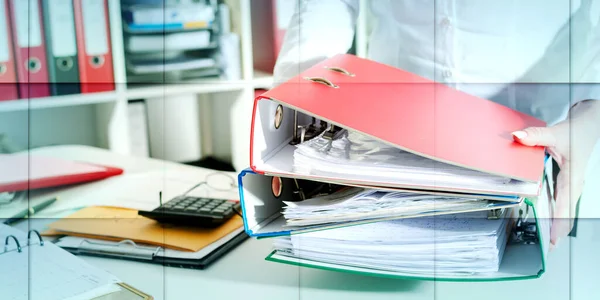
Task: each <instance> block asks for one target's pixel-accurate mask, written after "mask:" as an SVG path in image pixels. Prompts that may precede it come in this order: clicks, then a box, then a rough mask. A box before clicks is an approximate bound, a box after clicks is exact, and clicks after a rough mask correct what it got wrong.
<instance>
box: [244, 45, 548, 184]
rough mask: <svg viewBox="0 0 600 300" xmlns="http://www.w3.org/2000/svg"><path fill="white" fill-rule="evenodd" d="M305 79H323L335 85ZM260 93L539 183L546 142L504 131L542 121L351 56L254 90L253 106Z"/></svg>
mask: <svg viewBox="0 0 600 300" xmlns="http://www.w3.org/2000/svg"><path fill="white" fill-rule="evenodd" d="M326 67H338V68H343V69H345V70H346V71H348V72H349V73H350V74H351V75H347V74H343V73H341V72H335V71H332V70H330V69H327V68H326ZM307 78H324V79H326V80H328V81H329V82H330V83H332V84H333V85H335V86H334V87H331V86H328V85H327V84H323V83H322V82H324V81H322V82H313V81H310V80H307ZM261 99H272V100H274V101H276V102H280V103H282V104H284V105H286V106H288V107H291V108H293V109H296V110H298V111H300V112H303V113H306V114H309V115H314V116H317V117H318V118H321V119H323V120H326V121H328V122H331V123H334V124H337V125H339V126H341V127H345V128H348V129H350V130H354V131H357V132H361V133H363V134H366V135H368V136H371V137H373V138H376V139H379V140H381V141H383V142H386V143H388V144H391V145H394V146H396V147H398V148H401V149H403V150H406V151H409V152H412V153H415V154H418V155H421V156H424V157H427V158H431V159H434V160H438V161H442V162H445V163H449V164H453V165H458V166H461V167H465V168H469V169H473V170H477V171H482V172H486V173H489V174H494V175H499V176H503V177H507V178H512V179H517V180H522V181H527V182H539V181H540V180H541V176H542V173H543V166H544V150H545V149H544V148H543V147H528V146H523V145H521V144H519V143H517V142H515V141H513V138H512V135H511V132H513V131H516V130H520V129H524V128H527V127H531V126H536V127H537V126H539V127H543V126H545V125H546V124H545V123H544V122H543V121H541V120H538V119H536V118H534V117H532V116H529V115H526V114H523V113H521V112H518V111H515V110H513V109H510V108H508V107H505V106H502V105H500V104H497V103H494V102H492V101H490V100H487V99H482V98H478V97H475V96H472V95H469V94H466V93H464V92H460V91H457V90H455V89H453V88H450V87H448V86H446V85H444V84H441V83H435V82H433V81H430V80H428V79H425V78H423V77H420V76H417V75H415V74H412V73H409V72H406V71H403V70H401V69H397V68H393V67H390V66H387V65H383V64H380V63H377V62H373V61H370V60H367V59H362V58H358V57H356V56H353V55H349V54H343V55H337V56H334V57H332V58H330V59H328V60H325V61H323V62H321V63H319V64H317V65H315V66H313V67H311V68H310V69H308V70H307V71H305V72H303V73H301V74H300V75H298V76H296V77H294V78H292V79H291V80H289V81H287V82H286V83H284V84H281V85H279V86H277V87H275V88H273V89H271V90H270V91H268V92H266V93H264V94H263V95H260V96H259V97H258V98H257V99H256V101H255V112H256V105H257V103H258V101H260V100H261ZM256 117H257V116H256V114H254V115H253V122H252V126H254V124H255V120H254V119H255V118H256ZM251 134H252V135H253V134H254V130H253V129H252V133H251ZM251 140H253V138H251ZM250 150H251V166H252V168H253V169H254V170H255V171H257V172H259V173H263V172H262V171H261V170H257V169H256V167H255V163H254V162H253V161H252V159H253V155H252V151H253V149H252V145H251V149H250Z"/></svg>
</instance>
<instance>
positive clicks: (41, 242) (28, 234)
mask: <svg viewBox="0 0 600 300" xmlns="http://www.w3.org/2000/svg"><path fill="white" fill-rule="evenodd" d="M32 232H33V233H35V235H37V237H38V239H39V240H40V246H44V239H42V236H41V235H40V233H39V232H38V231H37V230H35V229H32V230H29V233H27V245H31V243H30V241H31V233H32Z"/></svg>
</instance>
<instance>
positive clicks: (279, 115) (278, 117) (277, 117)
mask: <svg viewBox="0 0 600 300" xmlns="http://www.w3.org/2000/svg"><path fill="white" fill-rule="evenodd" d="M282 122H283V106H281V104H279V105H278V106H277V109H275V122H274V123H275V124H274V125H275V129H279V127H280V126H281V123H282Z"/></svg>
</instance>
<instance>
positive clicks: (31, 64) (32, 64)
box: [25, 57, 42, 73]
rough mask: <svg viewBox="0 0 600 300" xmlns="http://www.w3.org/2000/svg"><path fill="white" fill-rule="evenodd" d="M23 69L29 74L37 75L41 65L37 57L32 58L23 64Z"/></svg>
mask: <svg viewBox="0 0 600 300" xmlns="http://www.w3.org/2000/svg"><path fill="white" fill-rule="evenodd" d="M25 68H26V69H27V71H29V72H31V73H37V72H38V71H39V70H40V69H41V68H42V63H41V62H40V60H39V59H38V58H37V57H32V58H30V59H28V60H27V61H26V62H25Z"/></svg>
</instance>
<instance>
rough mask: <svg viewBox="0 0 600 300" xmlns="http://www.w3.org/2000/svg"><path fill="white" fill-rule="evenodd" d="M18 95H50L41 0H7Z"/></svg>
mask: <svg viewBox="0 0 600 300" xmlns="http://www.w3.org/2000/svg"><path fill="white" fill-rule="evenodd" d="M9 8H10V12H11V13H10V16H11V21H12V30H13V46H14V50H15V51H14V54H15V63H16V71H17V85H18V91H19V98H22V99H29V98H40V97H47V96H50V87H49V85H48V61H47V59H46V40H45V37H44V25H43V21H42V10H41V0H11V1H9Z"/></svg>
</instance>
